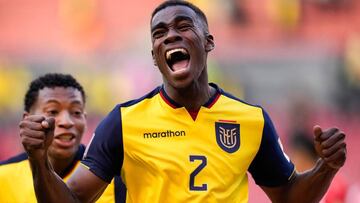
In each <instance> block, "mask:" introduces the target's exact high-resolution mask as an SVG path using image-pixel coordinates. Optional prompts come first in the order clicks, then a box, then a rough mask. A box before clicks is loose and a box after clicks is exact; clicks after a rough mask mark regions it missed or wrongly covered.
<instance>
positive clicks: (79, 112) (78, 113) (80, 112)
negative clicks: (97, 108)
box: [72, 111, 82, 116]
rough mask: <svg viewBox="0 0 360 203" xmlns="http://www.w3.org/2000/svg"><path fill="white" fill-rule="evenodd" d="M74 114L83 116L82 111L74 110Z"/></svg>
mask: <svg viewBox="0 0 360 203" xmlns="http://www.w3.org/2000/svg"><path fill="white" fill-rule="evenodd" d="M72 114H73V115H75V116H81V115H82V111H73V112H72Z"/></svg>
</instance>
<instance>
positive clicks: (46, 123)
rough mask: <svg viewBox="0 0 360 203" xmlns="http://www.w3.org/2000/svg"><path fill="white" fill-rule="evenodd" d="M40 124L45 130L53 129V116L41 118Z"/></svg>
mask: <svg viewBox="0 0 360 203" xmlns="http://www.w3.org/2000/svg"><path fill="white" fill-rule="evenodd" d="M41 126H42V127H43V128H44V129H46V130H47V131H51V130H54V129H55V119H54V118H51V117H49V118H45V120H43V121H42V122H41Z"/></svg>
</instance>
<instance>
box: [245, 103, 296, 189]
mask: <svg viewBox="0 0 360 203" xmlns="http://www.w3.org/2000/svg"><path fill="white" fill-rule="evenodd" d="M263 115H264V129H263V135H262V139H261V144H260V148H259V151H258V153H257V154H256V156H255V158H254V160H253V161H252V163H251V165H250V167H249V172H250V173H251V175H252V177H253V178H254V180H255V182H256V184H258V185H262V186H267V187H277V186H281V185H283V184H285V183H287V182H288V181H289V180H290V178H291V176H292V174H293V172H294V164H293V163H291V161H290V160H289V158H288V157H287V155H286V154H285V153H284V152H283V149H282V146H280V145H281V143H280V140H279V136H278V135H277V133H276V130H275V128H274V125H273V123H272V121H271V119H270V117H269V115H268V114H267V113H266V112H265V110H263Z"/></svg>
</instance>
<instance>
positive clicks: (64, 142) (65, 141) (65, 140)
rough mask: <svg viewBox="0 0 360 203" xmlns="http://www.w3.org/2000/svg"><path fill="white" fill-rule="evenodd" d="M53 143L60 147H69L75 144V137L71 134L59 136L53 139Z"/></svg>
mask: <svg viewBox="0 0 360 203" xmlns="http://www.w3.org/2000/svg"><path fill="white" fill-rule="evenodd" d="M54 141H55V143H56V144H57V145H58V146H60V147H64V148H67V147H71V146H73V144H74V143H75V135H73V134H71V133H70V134H61V135H57V136H55V137H54Z"/></svg>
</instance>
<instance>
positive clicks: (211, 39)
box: [205, 34, 215, 52]
mask: <svg viewBox="0 0 360 203" xmlns="http://www.w3.org/2000/svg"><path fill="white" fill-rule="evenodd" d="M214 48H215V43H214V37H213V36H212V35H210V34H207V35H206V44H205V51H206V52H210V51H211V50H213V49H214Z"/></svg>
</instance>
